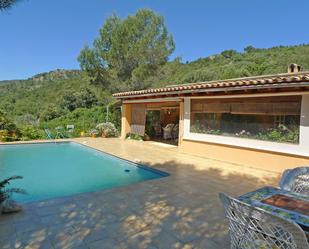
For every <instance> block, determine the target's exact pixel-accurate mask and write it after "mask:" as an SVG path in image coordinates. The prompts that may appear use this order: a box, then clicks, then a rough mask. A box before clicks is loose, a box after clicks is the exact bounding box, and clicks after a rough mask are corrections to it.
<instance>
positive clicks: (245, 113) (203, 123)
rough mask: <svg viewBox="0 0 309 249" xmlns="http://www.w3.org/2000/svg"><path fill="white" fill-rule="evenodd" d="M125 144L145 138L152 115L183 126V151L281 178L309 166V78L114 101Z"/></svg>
mask: <svg viewBox="0 0 309 249" xmlns="http://www.w3.org/2000/svg"><path fill="white" fill-rule="evenodd" d="M113 96H114V97H115V98H117V99H119V100H121V103H122V122H121V138H125V136H126V134H127V133H129V132H132V133H137V134H140V135H143V134H144V132H145V123H146V115H147V112H149V111H153V110H160V113H161V114H160V119H161V121H162V118H163V119H167V120H166V121H165V120H163V124H162V123H161V125H165V124H166V123H168V122H177V123H179V137H178V146H179V150H180V151H181V152H184V153H190V154H194V155H198V156H203V157H208V158H213V159H218V160H224V161H229V162H232V163H237V164H242V165H248V166H251V167H257V168H261V169H266V170H271V171H277V172H282V171H283V170H284V169H286V168H292V167H296V166H300V165H308V164H309V72H301V71H300V67H299V66H298V65H296V64H292V65H291V66H290V67H289V69H288V73H285V74H275V75H263V76H257V77H247V78H239V79H230V80H218V81H210V82H199V83H194V84H193V83H190V84H183V85H172V86H168V87H163V88H157V89H147V90H140V91H130V92H121V93H116V94H114V95H113Z"/></svg>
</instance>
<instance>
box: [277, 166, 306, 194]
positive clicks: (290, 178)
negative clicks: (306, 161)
mask: <svg viewBox="0 0 309 249" xmlns="http://www.w3.org/2000/svg"><path fill="white" fill-rule="evenodd" d="M279 186H280V188H282V189H284V190H287V191H292V192H295V193H299V194H302V195H306V196H309V167H298V168H294V169H288V170H286V171H284V172H283V175H282V178H281V180H280V183H279Z"/></svg>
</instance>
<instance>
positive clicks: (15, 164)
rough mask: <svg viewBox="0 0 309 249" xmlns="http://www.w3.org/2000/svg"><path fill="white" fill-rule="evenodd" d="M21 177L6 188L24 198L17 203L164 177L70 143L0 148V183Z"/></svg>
mask: <svg viewBox="0 0 309 249" xmlns="http://www.w3.org/2000/svg"><path fill="white" fill-rule="evenodd" d="M12 175H20V176H23V177H24V179H22V180H15V181H12V184H11V185H10V187H18V188H23V189H25V190H26V191H27V193H28V194H27V195H14V196H13V199H14V200H16V201H20V202H29V201H38V200H46V199H50V198H54V197H60V196H69V195H73V194H77V193H85V192H92V191H97V190H103V189H109V188H114V187H119V186H125V185H129V184H132V183H137V182H141V181H145V180H150V179H158V178H161V177H164V176H167V175H168V174H167V173H164V172H161V171H157V170H153V169H150V168H147V167H143V166H140V165H137V164H135V163H133V162H129V161H126V160H123V159H120V158H118V157H115V156H112V155H109V154H106V153H104V152H101V151H97V150H95V149H92V148H89V147H87V146H84V145H81V144H78V143H74V142H58V143H37V144H18V145H0V180H2V179H3V178H5V177H8V176H12Z"/></svg>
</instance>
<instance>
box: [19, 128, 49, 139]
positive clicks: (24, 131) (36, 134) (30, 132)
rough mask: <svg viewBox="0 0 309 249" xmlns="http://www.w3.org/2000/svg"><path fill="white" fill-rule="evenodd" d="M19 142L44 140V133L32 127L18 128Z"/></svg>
mask: <svg viewBox="0 0 309 249" xmlns="http://www.w3.org/2000/svg"><path fill="white" fill-rule="evenodd" d="M20 133H21V140H24V141H26V140H34V139H42V138H45V135H44V131H43V130H42V129H39V128H37V127H34V126H30V125H27V126H23V127H20Z"/></svg>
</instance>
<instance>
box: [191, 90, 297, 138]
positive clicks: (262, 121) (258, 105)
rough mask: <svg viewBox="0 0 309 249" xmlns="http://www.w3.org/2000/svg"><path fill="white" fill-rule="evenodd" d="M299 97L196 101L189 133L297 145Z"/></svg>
mask: <svg viewBox="0 0 309 249" xmlns="http://www.w3.org/2000/svg"><path fill="white" fill-rule="evenodd" d="M300 108H301V97H300V96H287V97H286V96H285V97H267V98H238V99H222V100H219V99H216V100H214V99H194V100H191V121H190V132H193V133H203V134H213V135H223V136H234V137H242V138H251V139H259V140H267V141H275V142H286V143H298V142H299V125H300V124H299V123H300Z"/></svg>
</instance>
